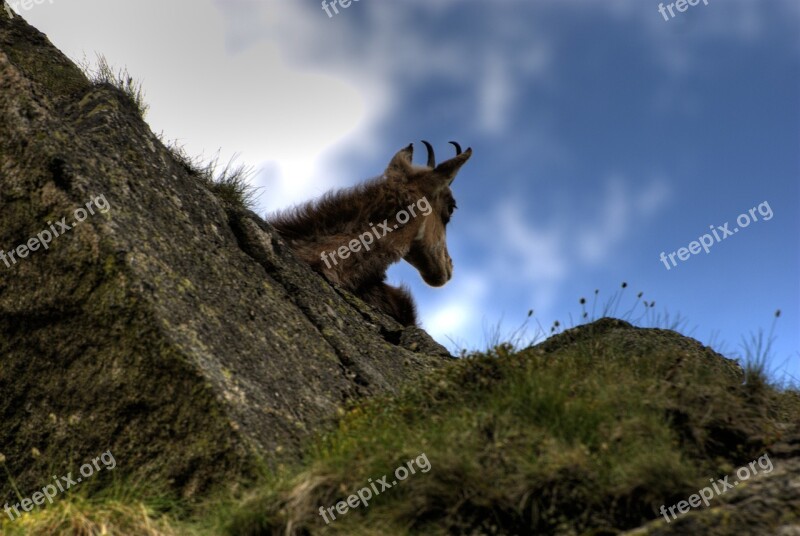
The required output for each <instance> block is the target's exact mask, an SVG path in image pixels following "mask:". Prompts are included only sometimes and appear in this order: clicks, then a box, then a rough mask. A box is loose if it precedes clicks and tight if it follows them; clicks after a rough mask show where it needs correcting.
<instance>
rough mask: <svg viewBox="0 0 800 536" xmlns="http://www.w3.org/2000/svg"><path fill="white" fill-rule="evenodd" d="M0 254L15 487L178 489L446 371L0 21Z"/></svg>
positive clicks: (268, 453) (67, 67)
mask: <svg viewBox="0 0 800 536" xmlns="http://www.w3.org/2000/svg"><path fill="white" fill-rule="evenodd" d="M266 195H269V192H267V194H266ZM90 201H92V202H93V204H92V210H94V212H95V214H93V215H91V214H88V213H87V214H86V219H85V221H83V222H82V223H79V224H76V225H74V228H72V229H70V230H69V231H64V232H63V234H61V235H60V236H55V237H53V239H52V241H51V242H50V243H49V244H48V249H46V250H45V249H43V247H41V246H38V249H37V250H36V251H28V252H27V254H26V251H25V250H24V249H21V250H20V251H17V247H18V246H20V245H23V244H27V243H28V241H29V240H30V239H31V238H34V237H37V235H38V234H39V233H41V232H42V231H49V232H50V233H51V235H53V234H55V233H53V230H59V226H58V225H57V224H56V223H55V222H57V221H61V219H62V218H65V220H64V221H65V222H66V223H67V224H68V225H70V226H72V225H73V223H72V222H74V221H75V218H76V213H75V211H76V209H78V208H80V207H84V208H85V207H86V204H87V202H90ZM105 203H107V205H106V204H105ZM101 208H106V209H107V210H106V211H101V210H100V209H101ZM77 216H78V217H81V216H83V214H81V213H78V214H77ZM50 222H52V227H51V223H50ZM42 238H43V239H45V240H46V238H47V235H45V234H43V235H42ZM31 246H33V247H37V246H36V243H35V242H31ZM0 249H2V250H3V251H4V252H6V258H7V259H8V262H9V265H8V266H6V264H5V262H4V261H3V260H0V423H2V425H0V454H2V455H3V456H4V457H5V460H6V461H5V465H6V468H7V469H8V470H9V472H10V473H11V474H12V476H13V477H14V480H15V483H16V485H17V486H18V487H19V489H21V490H23V491H24V490H35V489H37V488H41V487H42V486H43V485H45V484H47V483H49V481H50V479H51V476H52V475H61V474H66V472H67V471H68V470H74V469H75V468H76V466H77V465H79V464H81V463H83V462H85V461H87V460H89V459H91V458H93V457H95V456H99V455H100V454H101V453H102V452H105V451H107V450H111V451H112V452H113V455H114V456H115V459H116V460H117V469H116V471H117V472H122V473H125V474H129V475H134V474H135V475H139V476H148V477H154V478H160V479H163V480H166V481H168V482H169V483H170V485H172V486H173V487H175V488H176V489H179V490H181V491H182V492H183V493H185V494H187V495H190V494H192V493H195V492H196V491H198V490H200V489H202V488H204V487H205V486H206V485H208V484H210V483H211V482H212V481H218V480H225V479H226V478H227V477H230V476H231V475H233V474H240V473H241V472H243V471H247V470H248V469H249V468H250V467H251V466H252V462H253V460H254V459H256V458H265V459H266V460H268V461H270V462H275V461H279V460H281V459H283V458H284V457H291V456H296V455H297V454H298V446H299V445H300V444H301V441H302V440H304V439H305V438H307V437H308V436H309V434H311V433H312V432H313V431H314V430H315V429H316V428H318V427H319V426H320V425H321V424H323V423H325V422H326V421H327V420H328V419H330V418H331V416H333V415H335V413H336V410H337V408H339V407H341V406H342V404H343V403H344V402H345V401H347V400H348V399H350V398H352V397H358V396H363V395H370V394H375V393H384V392H391V391H394V390H396V389H397V388H398V386H399V385H400V384H401V383H402V382H403V381H405V380H406V379H407V378H409V377H411V376H414V375H415V374H420V373H425V372H426V371H428V370H431V369H432V368H433V367H437V366H440V365H441V364H442V363H444V362H446V360H447V359H449V354H448V353H447V351H446V350H445V349H444V348H443V347H441V346H440V345H439V344H437V343H436V342H434V341H433V340H432V339H431V338H430V337H429V336H428V335H427V334H425V333H424V332H423V331H421V330H419V329H417V328H410V329H406V330H404V329H403V328H402V327H401V326H400V325H398V324H397V323H396V322H394V321H393V320H392V319H390V318H388V317H386V316H384V315H382V314H380V313H378V312H376V311H375V310H373V309H371V308H369V307H368V306H366V305H364V304H363V303H362V302H360V300H358V299H357V298H355V297H353V296H352V295H348V294H347V293H344V292H342V291H340V290H337V289H335V288H333V287H331V286H330V285H329V284H328V283H327V282H326V281H325V280H323V279H322V278H320V277H319V276H318V275H316V274H315V273H314V272H312V271H310V270H309V269H308V268H307V267H306V266H305V265H304V264H301V263H299V262H298V261H296V260H295V259H294V257H293V256H292V254H291V252H290V251H289V250H288V249H287V248H286V246H285V245H284V244H283V243H282V241H281V240H280V238H279V237H278V236H277V235H276V234H275V232H274V231H273V230H272V229H271V228H270V226H269V225H267V224H266V223H264V222H263V221H262V220H261V219H260V218H259V217H258V216H257V215H255V214H253V213H252V212H249V211H246V210H242V209H240V208H237V207H233V206H230V205H226V204H225V203H224V202H222V201H220V200H219V199H218V198H217V197H215V196H214V195H213V194H212V193H211V192H210V191H209V190H208V188H207V187H206V186H205V185H204V183H203V182H202V181H200V180H198V178H197V177H195V176H192V174H191V173H189V172H188V170H187V169H186V167H185V166H183V165H181V164H180V163H179V162H178V161H176V159H175V158H174V157H173V155H172V154H171V153H170V151H168V150H167V149H166V148H165V147H164V146H163V145H162V144H161V142H160V141H159V139H158V138H157V137H156V136H154V135H153V133H152V132H151V131H150V129H149V127H148V126H147V124H146V123H145V122H144V121H143V120H142V119H141V117H140V116H139V114H138V112H137V109H136V107H135V105H134V104H133V103H132V102H131V101H130V100H129V99H127V98H126V97H125V96H124V95H123V94H122V93H121V92H120V91H118V90H116V89H114V88H112V87H94V86H93V85H92V84H90V83H89V82H88V81H87V79H86V78H85V77H84V75H83V74H82V73H81V72H80V70H79V69H77V68H76V66H75V65H74V64H73V63H72V62H71V61H69V60H68V59H67V58H66V57H64V56H63V55H62V54H61V53H60V52H59V51H58V50H57V49H56V48H54V47H53V46H52V45H51V44H50V42H49V41H48V40H47V39H46V37H45V36H44V35H42V34H41V33H39V32H38V31H37V30H35V29H34V28H32V27H30V26H29V25H27V24H26V23H25V21H24V20H23V19H22V18H21V17H15V18H14V19H13V20H9V19H8V18H7V16H6V15H5V13H4V12H2V11H1V10H0ZM11 250H13V251H14V253H13V255H14V256H13V258H12V257H11V256H10V255H11V253H10V251H11ZM22 255H24V257H23V256H22ZM0 459H2V458H0ZM76 464H77V465H76ZM12 495H13V493H12V490H11V484H10V483H9V482H8V480H7V479H6V478H4V477H3V478H0V504H2V503H3V502H5V500H8V499H10V498H11V497H12Z"/></svg>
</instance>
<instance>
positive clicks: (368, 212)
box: [268, 141, 472, 326]
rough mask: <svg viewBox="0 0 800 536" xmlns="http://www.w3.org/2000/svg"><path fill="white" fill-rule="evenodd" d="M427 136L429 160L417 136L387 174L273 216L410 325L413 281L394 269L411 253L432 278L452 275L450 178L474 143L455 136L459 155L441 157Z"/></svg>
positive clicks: (306, 250) (303, 249) (292, 237)
mask: <svg viewBox="0 0 800 536" xmlns="http://www.w3.org/2000/svg"><path fill="white" fill-rule="evenodd" d="M423 143H424V144H425V147H426V148H427V150H428V163H427V166H417V165H414V164H413V162H412V157H413V153H414V144H411V145H409V146H408V147H406V148H404V149H401V150H400V151H398V152H397V154H395V155H394V157H393V158H392V159H391V161H390V162H389V165H388V166H387V168H386V171H385V172H384V173H383V175H382V176H381V177H378V178H375V179H372V180H370V181H367V182H365V183H364V184H361V185H358V186H355V187H353V188H348V189H344V190H339V191H333V192H329V193H327V194H325V195H324V196H322V197H321V198H320V199H319V200H317V201H310V202H308V203H305V204H303V205H300V206H298V207H296V208H294V209H290V210H288V211H284V212H279V213H277V214H275V215H273V216H272V217H270V218H268V221H269V223H271V224H272V225H273V226H274V227H275V229H276V230H277V231H278V233H279V234H280V235H281V236H282V237H283V238H284V240H286V242H287V243H288V244H289V246H290V247H291V248H292V249H293V250H294V252H295V254H296V255H297V256H298V257H299V258H300V259H302V260H303V261H304V262H306V263H308V264H309V265H310V266H311V268H312V269H314V270H315V271H317V272H319V273H320V274H322V275H323V276H325V278H327V279H328V281H330V282H331V283H333V284H335V285H340V286H342V287H344V288H346V289H347V290H349V291H351V292H353V293H354V294H356V295H357V296H359V297H360V298H361V299H362V300H364V301H365V302H367V303H369V304H371V305H373V306H374V307H376V308H377V309H379V310H381V311H383V312H385V313H386V314H388V315H389V316H392V317H393V318H395V319H396V320H397V321H398V322H399V323H400V324H402V325H404V326H410V325H416V323H417V318H416V308H415V306H414V301H413V299H412V298H411V294H410V293H409V291H408V289H407V288H405V287H393V286H391V285H388V284H387V283H386V282H385V280H386V270H387V269H388V268H389V266H390V265H392V264H394V263H395V262H398V261H400V260H401V259H405V260H406V261H407V262H409V263H410V264H411V265H412V266H414V267H415V268H416V269H417V270H418V271H419V273H420V275H421V276H422V278H423V279H424V280H425V282H426V283H428V284H429V285H431V286H434V287H439V286H442V285H444V284H445V283H447V281H449V280H450V278H451V277H452V275H453V260H452V259H451V258H450V254H449V253H448V251H447V243H446V233H445V229H446V227H447V223H448V222H449V221H450V217H451V216H452V215H453V211H454V210H455V209H456V201H455V198H454V197H453V193H452V191H451V190H450V185H451V184H452V182H453V180H454V179H455V177H456V174H457V173H458V171H459V169H461V166H462V165H464V163H465V162H466V161H467V160H469V158H470V156H472V149H467V150H466V151H462V150H461V146H460V145H459V144H458V143H456V142H450V143H452V144H453V146H454V147H455V148H456V156H455V157H453V158H451V159H450V160H447V161H445V162H442V163H441V164H439V165H436V157H435V155H434V151H433V147H431V145H430V143H428V142H426V141H423ZM418 211H419V212H418Z"/></svg>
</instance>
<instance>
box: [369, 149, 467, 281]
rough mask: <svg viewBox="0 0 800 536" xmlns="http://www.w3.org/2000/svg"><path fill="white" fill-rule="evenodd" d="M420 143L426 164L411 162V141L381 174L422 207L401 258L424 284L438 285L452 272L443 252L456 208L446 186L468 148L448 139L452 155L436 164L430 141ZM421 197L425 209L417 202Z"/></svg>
mask: <svg viewBox="0 0 800 536" xmlns="http://www.w3.org/2000/svg"><path fill="white" fill-rule="evenodd" d="M422 143H424V144H425V147H426V148H427V150H428V163H427V165H426V166H417V165H414V164H413V162H412V158H413V156H414V144H411V145H409V146H408V147H406V148H404V149H401V150H400V151H398V152H397V154H395V155H394V157H393V158H392V160H391V162H389V166H388V167H387V168H386V172H385V176H386V179H387V180H389V181H397V182H401V183H403V184H404V185H405V186H406V188H407V189H408V191H409V193H410V194H411V195H412V196H414V198H415V199H416V200H417V206H419V208H420V209H421V210H422V213H421V214H418V215H417V217H416V219H415V222H414V227H413V229H414V230H415V233H416V234H415V235H414V237H413V240H412V242H411V247H410V249H409V251H408V253H407V254H406V255H405V256H404V257H403V258H404V259H405V260H406V261H407V262H408V263H409V264H411V265H412V266H413V267H414V268H416V269H417V270H418V271H419V273H420V275H421V276H422V279H423V280H425V282H426V283H428V284H429V285H431V286H434V287H440V286H442V285H444V284H445V283H447V282H448V281H449V280H450V278H451V277H452V275H453V260H452V259H451V258H450V253H449V252H448V251H447V234H446V228H447V224H448V223H449V221H450V218H451V217H452V215H453V211H455V209H456V200H455V198H454V197H453V192H452V191H451V189H450V185H451V184H452V183H453V181H454V180H455V178H456V175H457V174H458V171H459V170H460V169H461V166H463V165H464V163H465V162H466V161H467V160H469V158H470V156H472V149H471V148H468V149H467V150H466V151H462V150H461V146H460V145H459V144H458V143H456V142H452V141H451V142H450V143H451V144H453V146H454V147H455V148H456V156H454V157H453V158H451V159H449V160H446V161H444V162H442V163H441V164H439V165H437V164H436V156H435V154H434V151H433V147H431V144H430V143H428V142H427V141H423V142H422ZM423 200H424V203H426V204H427V207H426V208H424V207H423V206H422V205H421V202H422V201H423Z"/></svg>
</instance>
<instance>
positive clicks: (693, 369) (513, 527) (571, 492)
mask: <svg viewBox="0 0 800 536" xmlns="http://www.w3.org/2000/svg"><path fill="white" fill-rule="evenodd" d="M798 418H800V396H798V393H797V392H794V391H786V390H780V389H777V388H775V387H773V386H770V385H769V384H768V383H767V382H766V380H765V376H764V375H763V373H762V372H760V371H759V370H757V369H752V370H749V371H748V374H747V380H746V381H745V382H743V381H742V377H741V376H740V375H739V374H737V369H736V367H735V366H733V365H732V363H730V362H729V361H727V360H724V359H722V358H721V357H720V356H717V355H715V354H714V353H713V352H712V351H710V350H709V349H707V348H703V347H702V346H700V345H699V344H697V343H696V342H695V341H691V340H690V339H686V338H683V337H680V336H678V335H677V334H675V333H673V332H669V331H666V330H644V329H638V328H633V327H630V326H629V325H627V324H625V323H624V322H619V321H614V320H610V319H603V320H600V321H598V322H595V323H593V324H589V325H586V326H582V327H580V328H576V329H574V330H569V331H567V332H565V333H563V334H560V335H558V336H556V337H554V338H551V339H550V340H548V341H546V342H545V343H543V344H541V345H538V346H536V347H532V348H527V349H523V350H520V351H512V350H511V349H510V347H509V346H508V345H501V346H499V347H497V348H495V349H494V350H492V351H490V352H487V353H483V354H476V355H471V356H468V357H467V358H466V359H463V360H459V361H454V362H453V364H452V366H450V367H448V368H447V369H445V370H442V371H440V372H437V373H436V374H435V375H432V376H429V377H427V378H425V379H424V380H423V381H421V382H418V383H416V384H414V385H409V386H408V387H407V388H406V389H405V390H404V391H403V392H402V394H400V395H399V396H396V397H391V398H382V399H374V400H371V401H369V402H367V403H362V404H361V405H358V406H353V407H350V408H349V409H347V410H346V411H343V413H342V416H341V419H340V420H339V422H338V427H337V428H336V429H335V430H331V431H330V432H329V433H328V434H327V435H325V436H323V437H320V438H319V439H318V441H316V442H315V443H314V444H312V445H310V446H309V447H308V449H307V455H306V457H305V462H304V463H303V464H302V465H301V466H299V467H282V468H278V469H277V470H276V471H272V472H270V471H266V470H265V471H264V476H263V478H262V479H261V480H260V481H259V482H255V483H249V484H247V485H242V486H240V485H232V486H231V487H230V488H229V489H226V490H220V491H219V493H218V494H217V495H216V497H215V498H214V499H209V500H208V501H207V502H204V503H203V504H200V505H197V504H194V505H190V504H183V503H182V502H181V501H180V500H179V499H178V498H168V499H164V498H159V499H152V496H151V498H150V500H148V498H147V497H145V496H144V495H146V492H143V493H141V494H138V495H139V496H138V497H136V495H137V493H135V492H133V493H132V492H131V491H130V490H127V491H126V488H125V486H118V491H117V492H112V493H108V492H106V493H105V494H104V495H102V496H100V497H98V498H86V497H75V496H71V495H70V496H68V497H66V498H65V499H63V500H61V501H59V502H58V503H57V504H54V505H53V506H49V507H47V508H45V509H43V510H41V511H38V512H33V513H31V514H27V515H26V516H25V517H23V518H22V519H20V520H18V521H15V522H8V521H7V520H6V522H4V524H3V525H2V528H3V531H4V532H3V533H4V534H52V533H55V532H56V531H63V533H65V534H75V535H78V534H153V535H156V534H237V535H238V534H279V533H285V532H284V531H286V530H287V527H288V528H289V530H290V533H295V534H317V533H320V534H362V535H372V534H374V535H379V534H398V535H402V534H409V535H411V534H426V535H428V534H432V535H436V534H532V533H536V534H614V533H616V532H617V530H620V529H626V528H633V527H637V526H640V525H641V524H643V523H645V522H647V521H648V520H651V519H655V518H658V517H659V513H658V512H659V508H660V506H661V505H662V504H665V505H667V506H669V505H673V504H675V503H677V502H678V501H680V500H683V499H686V498H687V497H689V496H690V495H691V494H693V493H695V492H697V490H698V489H700V488H702V487H704V486H705V485H706V483H707V482H708V480H709V478H710V477H721V476H722V475H725V474H730V473H731V472H732V471H733V470H735V469H736V468H737V467H739V466H741V465H746V464H747V463H748V462H750V461H751V460H755V459H756V458H758V457H759V456H761V455H763V454H764V452H765V449H766V448H768V447H769V446H770V445H772V444H774V443H775V442H776V441H778V440H780V439H781V437H782V435H783V434H784V431H785V429H786V426H785V423H790V422H795V423H796V422H798ZM399 466H404V467H405V468H406V469H409V470H408V471H406V472H404V471H400V472H399V476H400V477H405V478H404V480H402V481H398V479H397V476H396V474H395V472H394V471H395V469H396V468H397V467H399ZM412 467H413V469H414V472H413V473H412V472H411V470H410V469H411V468H412ZM426 469H427V470H426ZM384 475H387V478H386V480H385V481H384V482H385V483H386V484H389V486H390V487H387V488H386V489H383V488H384V487H385V485H384V484H380V483H379V480H380V479H381V478H382V477H383V476H384ZM392 482H396V484H394V485H392ZM372 484H375V486H374V487H372ZM365 489H366V490H368V492H369V494H370V495H372V497H370V498H367V491H364V490H365ZM359 490H361V495H362V496H363V497H364V498H365V499H367V502H368V506H367V507H364V506H363V503H361V501H360V499H359V500H358V501H356V500H355V499H352V498H351V502H352V503H353V504H357V506H356V507H355V508H351V507H349V506H348V510H347V511H346V513H345V514H342V513H341V512H340V511H337V510H336V508H335V507H336V504H337V503H338V502H339V501H346V500H347V498H348V496H351V495H355V496H356V497H357V496H358V492H359ZM139 503H141V504H139ZM320 507H324V508H325V509H326V515H325V518H326V519H327V521H328V523H327V524H326V521H325V519H324V518H323V516H322V515H321V514H320ZM328 508H332V511H330V510H327V509H328ZM340 510H344V505H340ZM332 517H335V518H336V519H335V520H333V519H332ZM102 527H105V529H104V530H105V532H103V531H102ZM134 527H136V528H134Z"/></svg>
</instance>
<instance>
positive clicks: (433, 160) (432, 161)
mask: <svg viewBox="0 0 800 536" xmlns="http://www.w3.org/2000/svg"><path fill="white" fill-rule="evenodd" d="M422 143H424V144H425V148H426V149H428V167H429V168H435V167H436V155H435V154H434V153H433V146H432V145H431V144H430V143H428V142H427V141H425V140H422Z"/></svg>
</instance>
